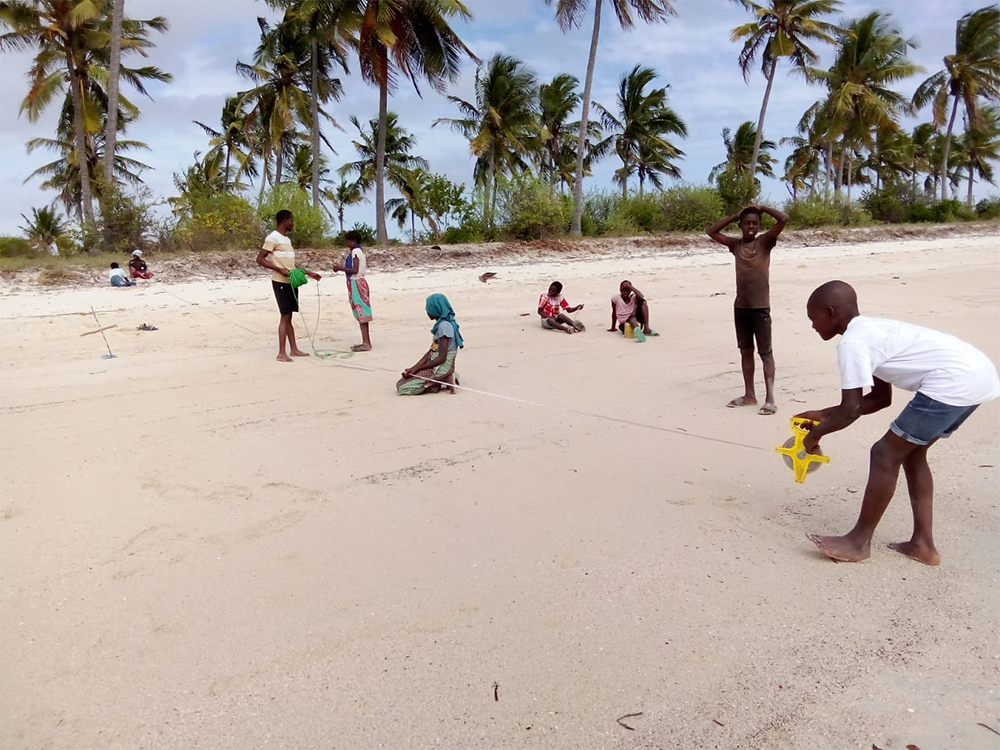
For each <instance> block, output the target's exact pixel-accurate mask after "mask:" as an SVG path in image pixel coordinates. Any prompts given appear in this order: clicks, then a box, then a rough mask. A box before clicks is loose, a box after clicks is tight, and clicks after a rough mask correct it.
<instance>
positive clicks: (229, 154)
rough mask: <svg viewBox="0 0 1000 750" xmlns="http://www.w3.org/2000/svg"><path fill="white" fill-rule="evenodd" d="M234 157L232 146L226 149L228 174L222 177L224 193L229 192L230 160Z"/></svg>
mask: <svg viewBox="0 0 1000 750" xmlns="http://www.w3.org/2000/svg"><path fill="white" fill-rule="evenodd" d="M232 155H233V150H232V147H231V146H227V147H226V173H225V174H224V175H223V176H222V192H224V193H228V192H229V159H230V158H231V157H232Z"/></svg>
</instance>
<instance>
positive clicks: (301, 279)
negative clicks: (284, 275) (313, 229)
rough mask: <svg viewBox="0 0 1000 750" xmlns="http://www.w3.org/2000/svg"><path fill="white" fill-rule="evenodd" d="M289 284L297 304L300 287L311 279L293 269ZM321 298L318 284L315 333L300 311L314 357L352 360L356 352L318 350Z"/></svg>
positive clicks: (297, 269) (304, 273)
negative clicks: (317, 335)
mask: <svg viewBox="0 0 1000 750" xmlns="http://www.w3.org/2000/svg"><path fill="white" fill-rule="evenodd" d="M288 283H289V284H291V285H292V293H293V294H294V295H295V302H296V303H298V302H299V289H298V288H299V287H300V286H302V285H304V284H307V283H309V279H308V278H307V277H306V272H305V271H303V270H302V269H301V268H293V269H292V270H291V271H290V272H289V274H288ZM320 298H321V295H320V293H319V284H318V283H317V284H316V325H315V327H314V328H313V331H310V330H309V321H307V320H306V316H305V315H303V314H302V311H301V310H299V318H301V319H302V325H304V326H305V327H306V336H308V337H309V344H310V346H312V353H313V356H314V357H316V358H317V359H350V358H351V357H353V356H354V352H350V351H343V350H341V349H317V348H316V337H315V333H316V332H318V331H319V316H320Z"/></svg>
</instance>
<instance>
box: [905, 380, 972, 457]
mask: <svg viewBox="0 0 1000 750" xmlns="http://www.w3.org/2000/svg"><path fill="white" fill-rule="evenodd" d="M977 408H978V405H976V406H950V405H948V404H943V403H941V402H940V401H936V400H935V399H933V398H931V397H930V396H925V395H924V394H923V393H920V392H919V391H918V392H917V395H915V396H914V397H913V399H912V400H911V401H910V403H908V404H907V405H906V408H905V409H903V411H902V413H901V414H900V415H899V416H898V417H896V420H895V421H894V422H893V423H892V424H891V425H889V429H890V430H892V432H893V433H895V434H896V435H898V436H899V437H901V438H903V440H906V441H907V442H909V443H913V444H914V445H927V444H928V443H930V442H931V441H932V440H937V439H938V438H942V437H945V438H946V437H950V436H951V433H953V432H954V431H955V430H957V429H958V428H959V427H961V426H962V423H963V422H964V421H965V420H966V419H968V418H969V415H971V414H972V412H974V411H975V410H976V409H977Z"/></svg>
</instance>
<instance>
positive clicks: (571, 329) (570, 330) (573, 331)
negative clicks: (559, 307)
mask: <svg viewBox="0 0 1000 750" xmlns="http://www.w3.org/2000/svg"><path fill="white" fill-rule="evenodd" d="M563 330H564V331H566V333H576V329H575V328H563Z"/></svg>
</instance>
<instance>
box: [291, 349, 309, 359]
mask: <svg viewBox="0 0 1000 750" xmlns="http://www.w3.org/2000/svg"><path fill="white" fill-rule="evenodd" d="M289 354H291V355H292V356H293V357H308V356H309V352H304V351H302V350H301V349H292V351H290V352H289Z"/></svg>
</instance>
